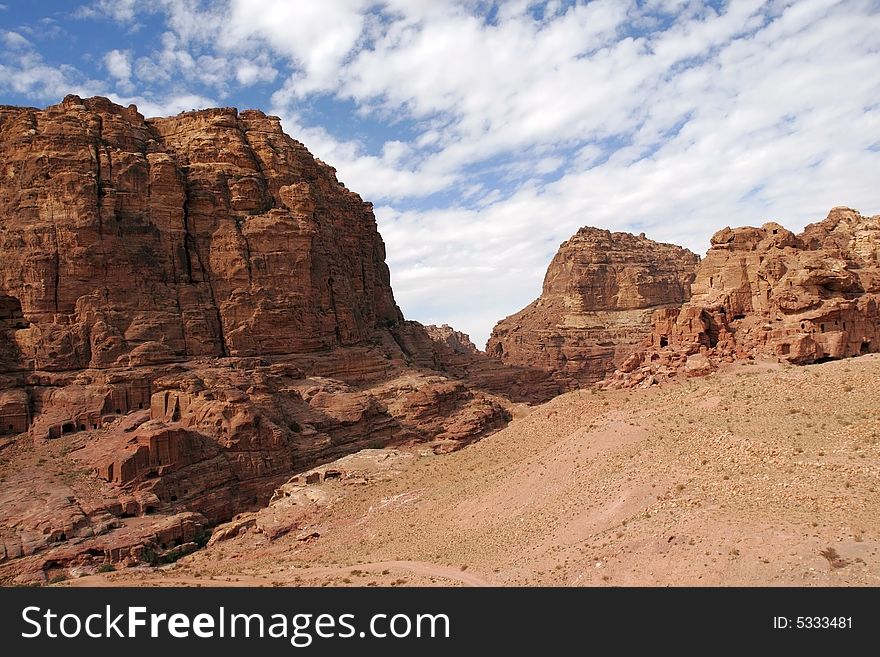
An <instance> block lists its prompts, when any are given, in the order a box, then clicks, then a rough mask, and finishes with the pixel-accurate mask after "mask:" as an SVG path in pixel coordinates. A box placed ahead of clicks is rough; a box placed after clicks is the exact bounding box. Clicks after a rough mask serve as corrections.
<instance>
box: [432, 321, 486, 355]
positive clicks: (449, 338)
mask: <svg viewBox="0 0 880 657" xmlns="http://www.w3.org/2000/svg"><path fill="white" fill-rule="evenodd" d="M425 330H426V331H427V332H428V337H430V338H431V339H432V340H433V341H434V342H439V343H442V344H445V345H446V346H447V347H449V348H450V349H451V350H452V351H453V352H455V353H457V354H476V353H477V352H478V349H477V346H476V345H475V344H474V343H473V342H471V338H470V336H469V335H468V334H467V333H462V332H461V331H456V330H455V329H454V328H452V327H451V326H449V324H443V325H442V326H435V325H433V324H428V325H427V326H425Z"/></svg>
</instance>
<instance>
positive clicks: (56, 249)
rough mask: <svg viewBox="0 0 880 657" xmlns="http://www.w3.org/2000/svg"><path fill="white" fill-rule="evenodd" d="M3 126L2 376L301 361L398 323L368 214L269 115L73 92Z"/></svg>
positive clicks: (14, 111) (14, 113)
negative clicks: (155, 115) (161, 114)
mask: <svg viewBox="0 0 880 657" xmlns="http://www.w3.org/2000/svg"><path fill="white" fill-rule="evenodd" d="M2 117H3V120H2V123H0V150H2V152H3V155H4V164H3V166H4V172H3V177H2V184H0V249H2V251H3V254H4V258H3V260H2V261H0V332H2V333H3V334H4V338H3V341H2V342H0V358H2V359H3V362H5V363H6V369H11V367H10V365H13V366H15V367H17V368H19V369H23V370H69V369H82V368H87V367H90V368H106V367H111V366H119V365H127V364H129V363H132V364H154V363H160V362H169V361H173V360H182V359H186V358H189V357H193V356H223V355H231V356H249V355H266V354H286V353H295V352H310V351H311V352H314V351H320V350H326V349H331V348H334V347H337V346H342V345H354V344H357V343H360V342H362V341H365V340H368V339H370V338H371V336H372V335H373V333H374V332H375V331H376V329H377V328H378V327H382V326H386V327H387V326H389V325H393V324H395V323H397V322H399V321H400V320H401V316H400V312H399V311H398V309H397V307H396V305H395V303H394V298H393V296H392V294H391V288H390V284H389V275H388V269H387V267H386V266H385V262H384V246H383V244H382V240H381V238H380V237H379V234H378V232H377V230H376V223H375V219H374V217H373V213H372V210H371V206H370V204H369V203H364V202H363V201H362V200H361V198H360V197H359V196H358V195H357V194H354V193H352V192H350V191H348V190H347V189H345V188H344V187H343V186H342V185H341V183H339V182H338V181H337V179H336V177H335V175H334V170H333V169H332V168H331V167H329V166H327V165H325V164H323V163H321V162H319V161H317V160H315V159H314V158H313V157H312V156H311V155H310V154H309V152H308V151H307V150H306V149H305V147H304V146H303V145H302V144H300V143H299V142H296V141H294V140H293V139H291V138H290V137H288V136H287V135H285V134H284V133H283V132H282V130H281V126H280V123H279V120H278V118H277V117H270V116H266V115H264V114H262V113H261V112H257V111H246V112H240V113H239V112H237V111H236V110H235V109H232V108H226V109H214V110H204V111H198V112H186V113H183V114H180V115H178V116H176V117H172V118H165V119H149V120H147V119H144V117H143V116H141V115H140V114H139V113H138V112H137V110H136V108H134V107H133V106H132V107H129V108H123V107H120V106H117V105H114V104H112V103H111V102H110V101H108V100H106V99H104V98H90V99H86V100H82V99H80V98H78V97H76V96H69V97H68V98H66V99H65V100H64V101H63V102H62V103H61V104H60V105H55V106H52V107H49V108H47V109H45V110H35V109H27V108H8V107H7V108H4V111H3V113H2ZM10 325H14V326H10Z"/></svg>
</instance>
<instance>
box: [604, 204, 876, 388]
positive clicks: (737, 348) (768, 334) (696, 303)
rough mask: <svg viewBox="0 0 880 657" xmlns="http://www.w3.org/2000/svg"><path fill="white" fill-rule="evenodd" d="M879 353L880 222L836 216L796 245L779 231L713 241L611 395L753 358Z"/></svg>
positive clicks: (835, 212) (844, 212) (738, 233)
mask: <svg viewBox="0 0 880 657" xmlns="http://www.w3.org/2000/svg"><path fill="white" fill-rule="evenodd" d="M878 351H880V216H874V217H863V216H862V215H860V214H859V213H858V212H857V211H856V210H852V209H850V208H844V207H837V208H834V209H832V210H831V212H829V214H828V216H827V218H826V219H824V220H823V221H820V222H818V223H814V224H810V225H809V226H807V227H806V229H805V230H804V231H803V232H802V233H800V234H799V235H795V234H794V233H792V232H791V231H788V230H786V229H785V228H783V227H782V226H780V225H779V224H776V223H767V224H764V225H763V226H762V227H761V228H752V227H745V228H735V229H731V228H724V229H723V230H720V231H718V232H717V233H716V234H715V235H714V236H713V237H712V246H711V248H710V249H709V251H708V253H707V254H706V257H705V259H704V260H703V261H702V263H701V264H700V267H699V271H698V273H697V277H696V280H695V281H694V284H693V287H692V296H691V299H690V301H688V303H686V304H684V306H683V307H682V308H681V309H680V310H679V309H675V308H669V309H664V310H660V311H658V312H656V313H655V314H654V317H653V318H652V332H651V335H650V336H649V337H648V339H647V340H646V343H645V345H644V349H643V350H641V351H640V352H639V353H636V354H634V355H633V356H632V357H631V358H630V359H628V360H627V361H626V362H625V363H623V364H622V366H621V369H620V371H619V372H617V373H616V374H615V376H614V377H612V379H611V381H610V384H611V385H632V384H637V383H643V382H644V381H646V380H649V377H651V378H654V379H658V377H659V380H662V378H664V377H668V376H671V375H673V374H674V373H675V372H676V371H678V370H680V369H682V368H684V371H685V372H686V373H688V374H691V375H699V374H705V373H708V372H711V371H713V370H714V369H715V366H716V365H717V364H718V363H720V362H731V361H733V360H734V359H736V358H754V357H756V356H769V357H777V358H779V359H782V360H784V361H788V362H791V363H794V364H806V363H814V362H821V361H823V360H828V359H835V358H846V357H848V356H857V355H859V354H865V353H873V352H878Z"/></svg>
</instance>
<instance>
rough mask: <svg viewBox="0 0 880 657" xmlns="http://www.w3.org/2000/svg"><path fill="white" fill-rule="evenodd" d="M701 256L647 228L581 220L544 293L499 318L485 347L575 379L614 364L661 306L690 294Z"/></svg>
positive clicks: (567, 380) (569, 381)
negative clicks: (649, 234) (621, 228)
mask: <svg viewBox="0 0 880 657" xmlns="http://www.w3.org/2000/svg"><path fill="white" fill-rule="evenodd" d="M698 262H699V257H698V256H696V255H694V254H693V253H691V252H690V251H688V250H687V249H683V248H681V247H678V246H673V245H670V244H661V243H658V242H654V241H652V240H649V239H647V238H646V237H645V236H644V235H639V236H635V235H630V234H628V233H612V232H609V231H607V230H601V229H598V228H582V229H580V230H579V231H578V232H577V233H576V234H575V235H574V236H573V237H572V238H571V239H569V240H568V241H567V242H565V243H563V244H562V246H560V248H559V251H558V252H557V254H556V256H555V257H554V258H553V261H552V262H551V263H550V267H549V268H548V269H547V274H546V276H545V278H544V287H543V291H542V293H541V296H540V297H539V298H538V299H537V300H536V301H534V302H533V303H532V304H530V305H529V306H527V307H526V308H524V309H523V310H521V311H520V312H518V313H516V314H515V315H511V316H510V317H508V318H506V319H504V320H502V321H500V322H499V323H498V324H497V325H496V326H495V329H494V330H493V331H492V335H491V337H490V338H489V342H488V344H487V352H488V353H489V354H490V355H493V356H495V357H497V358H499V359H501V360H502V361H503V362H504V363H508V364H519V365H530V366H537V367H539V368H542V369H544V370H546V371H550V372H552V373H553V374H554V377H555V378H556V380H557V381H559V382H561V383H563V384H565V385H567V387H576V386H577V385H580V384H584V383H589V382H593V381H598V380H600V379H602V378H603V377H604V376H605V375H606V374H608V373H609V372H611V371H613V370H614V369H615V368H616V367H617V366H618V365H620V364H621V362H622V361H623V360H624V359H625V358H626V357H627V356H628V355H629V354H630V353H631V352H632V351H633V350H634V349H636V348H637V347H638V346H640V345H641V343H642V341H643V340H644V339H645V337H646V336H647V335H649V333H650V330H651V315H652V313H653V312H654V311H655V310H657V309H659V308H666V307H676V306H678V305H680V304H682V303H683V302H684V301H686V300H687V299H688V297H689V293H690V284H691V282H692V281H693V278H694V272H695V269H696V266H697V263H698Z"/></svg>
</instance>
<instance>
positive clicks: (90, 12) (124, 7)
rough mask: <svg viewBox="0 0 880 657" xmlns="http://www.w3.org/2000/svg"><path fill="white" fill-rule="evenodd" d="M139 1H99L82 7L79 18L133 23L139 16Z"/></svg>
mask: <svg viewBox="0 0 880 657" xmlns="http://www.w3.org/2000/svg"><path fill="white" fill-rule="evenodd" d="M137 10H138V6H137V0H97V1H96V2H93V3H92V4H91V5H85V6H82V7H80V8H79V9H78V10H77V12H76V16H77V17H79V18H93V17H106V18H110V19H112V20H115V21H117V22H119V23H131V22H132V21H134V19H135V16H136V15H137Z"/></svg>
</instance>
